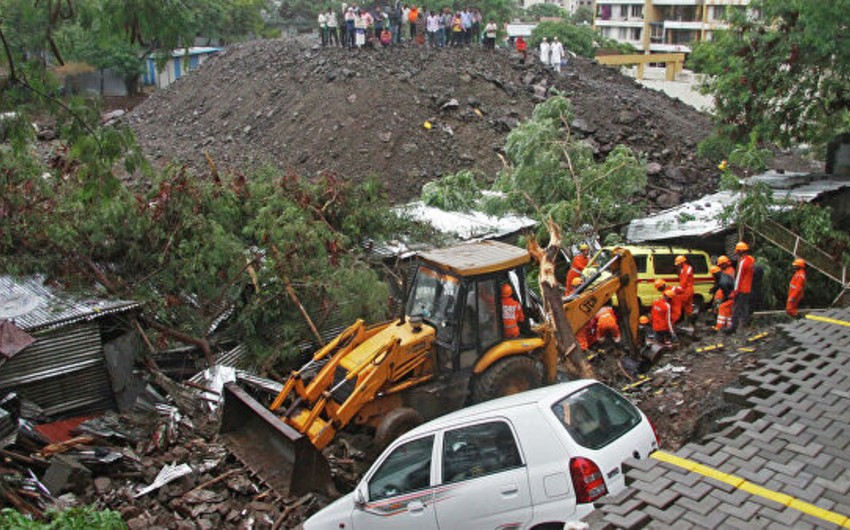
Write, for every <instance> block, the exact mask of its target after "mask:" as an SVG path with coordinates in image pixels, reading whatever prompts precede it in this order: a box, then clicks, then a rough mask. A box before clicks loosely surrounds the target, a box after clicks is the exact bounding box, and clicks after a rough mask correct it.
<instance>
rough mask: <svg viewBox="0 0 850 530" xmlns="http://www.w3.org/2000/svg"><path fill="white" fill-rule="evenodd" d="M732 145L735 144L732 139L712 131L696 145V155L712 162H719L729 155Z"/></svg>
mask: <svg viewBox="0 0 850 530" xmlns="http://www.w3.org/2000/svg"><path fill="white" fill-rule="evenodd" d="M734 147H735V144H734V142H732V140H730V139H729V138H727V137H725V136H721V135H719V134H717V133H714V134H712V135H710V136H707V137H706V138H705V139H704V140H703V141H701V142H700V143H699V145H697V156H699V157H700V158H702V159H704V160H708V161H709V162H712V163H714V164H719V163H720V162H721V161H723V160H726V159H727V158H728V157H729V153H731V152H732V149H734Z"/></svg>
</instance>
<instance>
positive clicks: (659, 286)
mask: <svg viewBox="0 0 850 530" xmlns="http://www.w3.org/2000/svg"><path fill="white" fill-rule="evenodd" d="M655 288H656V289H658V290H659V291H661V290H663V289H666V288H667V282H665V281H664V280H662V279H661V278H656V279H655Z"/></svg>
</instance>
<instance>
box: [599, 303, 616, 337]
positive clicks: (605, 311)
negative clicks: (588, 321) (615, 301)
mask: <svg viewBox="0 0 850 530" xmlns="http://www.w3.org/2000/svg"><path fill="white" fill-rule="evenodd" d="M609 335H610V336H611V338H613V339H614V342H616V343H617V344H619V343H620V325H619V324H617V315H615V314H614V308H612V307H611V306H609V305H606V306H603V307H602V309H600V310H599V311H597V312H596V340H597V341H603V340H605V339H606V338H607V337H608V336H609Z"/></svg>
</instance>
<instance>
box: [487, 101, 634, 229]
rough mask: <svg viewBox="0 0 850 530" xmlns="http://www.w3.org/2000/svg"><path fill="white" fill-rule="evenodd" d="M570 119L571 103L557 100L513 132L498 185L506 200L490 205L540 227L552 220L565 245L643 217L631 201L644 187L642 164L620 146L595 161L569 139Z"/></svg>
mask: <svg viewBox="0 0 850 530" xmlns="http://www.w3.org/2000/svg"><path fill="white" fill-rule="evenodd" d="M571 119H572V106H571V104H570V102H569V100H568V99H566V98H564V97H563V96H555V97H552V98H550V99H548V100H547V101H545V102H543V103H541V104H539V105H537V106H536V107H535V109H534V112H533V113H532V117H531V119H529V120H528V121H526V122H524V123H522V124H520V125H519V126H518V127H516V128H515V129H514V130H513V131H511V133H510V134H509V135H508V139H507V143H506V145H505V153H506V154H507V157H508V159H509V160H510V162H511V164H512V165H511V167H509V168H508V169H506V170H505V171H503V172H502V173H501V174H500V175H499V178H498V180H497V182H496V188H497V189H498V190H499V191H502V192H504V194H505V199H503V200H502V201H501V204H496V205H493V206H501V208H502V209H513V210H515V211H519V212H521V213H524V214H528V215H536V216H538V218H539V219H540V220H541V221H543V220H545V219H546V218H548V217H550V216H551V217H552V219H554V220H555V222H557V223H558V224H559V225H561V226H563V227H564V230H565V238H566V239H568V240H569V239H570V238H575V237H576V236H577V234H579V233H581V232H584V231H586V229H587V228H590V229H592V230H596V231H599V230H600V229H603V228H607V227H610V226H611V225H614V224H617V223H621V222H625V221H628V220H630V219H632V218H633V217H634V216H636V215H637V214H639V213H640V211H641V205H640V203H639V202H638V201H637V200H636V199H635V197H636V196H637V195H639V194H640V193H641V192H642V191H643V189H644V187H645V186H646V165H645V162H644V161H643V160H641V159H640V158H639V157H638V156H637V155H635V154H634V153H633V152H632V151H631V150H630V149H628V148H627V147H625V146H622V145H619V146H617V147H615V148H614V149H613V150H612V151H611V152H610V153H609V154H608V155H607V156H606V157H605V158H604V159H601V160H596V159H595V158H594V155H593V151H592V149H591V148H590V147H589V146H588V145H587V144H585V143H583V142H581V141H578V140H576V139H574V138H572V137H571V136H570V130H569V123H570V121H571ZM491 211H494V212H495V211H499V210H498V208H495V209H493V210H491ZM543 225H544V226H545V223H543Z"/></svg>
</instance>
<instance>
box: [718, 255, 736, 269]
mask: <svg viewBox="0 0 850 530" xmlns="http://www.w3.org/2000/svg"><path fill="white" fill-rule="evenodd" d="M731 264H732V260H731V259H729V256H720V257H719V258H717V266H718V267H723V266H724V265H731Z"/></svg>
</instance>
